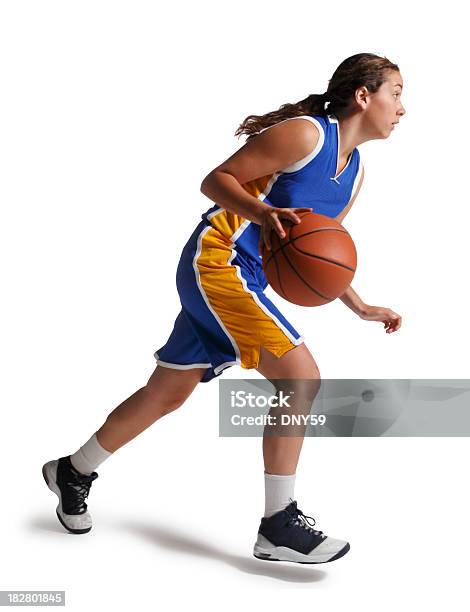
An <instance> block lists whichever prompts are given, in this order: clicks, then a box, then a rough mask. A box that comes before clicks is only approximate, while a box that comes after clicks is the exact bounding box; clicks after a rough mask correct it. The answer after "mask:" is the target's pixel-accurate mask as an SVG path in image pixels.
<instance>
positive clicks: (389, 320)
mask: <svg viewBox="0 0 470 612" xmlns="http://www.w3.org/2000/svg"><path fill="white" fill-rule="evenodd" d="M361 165H362V164H361ZM363 180H364V166H362V174H361V178H360V180H359V184H358V186H357V189H356V191H355V193H354V195H353V197H352V199H351V201H350V202H349V204H348V205H347V206H346V208H345V209H344V210H343V211H342V212H341V213H340V214H339V215H338V216H337V217H336V221H338V223H342V222H343V219H344V217H345V216H346V215H347V213H348V212H349V211H350V210H351V206H352V205H353V203H354V200H355V199H356V198H357V194H358V193H359V190H360V188H361V186H362V182H363ZM339 299H340V300H341V301H342V302H344V303H345V304H346V306H348V307H349V308H350V309H351V310H352V311H353V312H355V313H356V314H357V315H359V316H360V317H361V319H365V320H366V321H382V323H384V324H385V331H386V332H387V334H391V333H392V332H394V331H398V330H399V329H400V327H401V316H400V315H399V314H397V313H396V312H394V311H393V310H391V309H390V308H382V306H370V305H369V304H364V302H363V301H362V300H361V298H360V297H359V296H358V295H357V293H356V292H355V291H354V289H353V288H352V287H348V288H347V289H346V291H345V292H344V293H343V295H341V296H340V298H339Z"/></svg>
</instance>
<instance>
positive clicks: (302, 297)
mask: <svg viewBox="0 0 470 612" xmlns="http://www.w3.org/2000/svg"><path fill="white" fill-rule="evenodd" d="M296 214H297V216H298V217H299V218H300V219H301V221H300V223H292V222H290V221H288V220H287V219H282V220H281V222H282V226H283V229H284V231H285V237H284V238H281V237H280V236H279V235H278V234H277V232H276V231H275V230H273V231H272V232H271V250H268V249H267V248H266V245H265V244H264V242H262V243H261V250H260V252H261V255H262V261H263V271H264V274H265V276H266V279H267V281H268V283H269V284H270V285H271V287H272V288H273V289H274V291H276V293H278V294H279V295H280V296H281V297H283V298H284V299H286V300H288V301H289V302H292V303H293V304H298V305H299V306H321V305H323V304H328V302H332V301H333V300H335V299H336V298H337V297H339V296H340V295H342V294H343V293H344V292H345V291H346V289H347V288H348V287H349V285H350V284H351V281H352V279H353V277H354V273H355V271H356V265H357V253H356V247H355V245H354V242H353V240H352V238H351V236H350V235H349V233H348V232H347V230H345V229H344V227H343V226H342V225H341V224H340V223H338V222H337V221H336V220H335V219H332V218H331V217H327V216H325V215H320V214H317V213H313V212H298V213H296Z"/></svg>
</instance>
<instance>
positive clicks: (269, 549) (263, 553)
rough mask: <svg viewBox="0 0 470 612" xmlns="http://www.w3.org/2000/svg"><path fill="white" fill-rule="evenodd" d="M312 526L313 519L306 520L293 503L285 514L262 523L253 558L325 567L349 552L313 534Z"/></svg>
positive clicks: (337, 542)
mask: <svg viewBox="0 0 470 612" xmlns="http://www.w3.org/2000/svg"><path fill="white" fill-rule="evenodd" d="M291 499H292V498H291ZM308 519H311V520H312V521H313V523H310V522H309V520H308ZM313 525H315V519H312V517H311V516H306V515H305V514H304V513H303V512H302V510H300V509H299V508H297V502H296V501H294V500H292V501H291V503H290V504H289V505H288V506H287V508H285V509H284V510H280V511H279V512H276V513H275V514H273V515H272V516H270V517H267V518H266V517H263V518H262V519H261V524H260V526H259V530H258V539H257V540H256V543H255V546H254V549H253V554H254V556H255V557H257V558H258V559H265V560H266V561H293V562H295V563H327V562H328V561H335V560H336V559H339V558H340V557H342V556H343V555H345V554H346V553H347V552H348V550H349V548H350V547H349V544H348V542H344V541H343V540H336V539H334V538H330V537H329V536H326V535H325V534H324V533H323V532H322V531H315V529H312V527H313Z"/></svg>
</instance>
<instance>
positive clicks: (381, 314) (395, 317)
mask: <svg viewBox="0 0 470 612" xmlns="http://www.w3.org/2000/svg"><path fill="white" fill-rule="evenodd" d="M359 316H360V317H361V319H364V320H365V321H382V323H384V324H385V331H386V332H387V334H391V333H393V332H395V331H398V330H399V329H400V327H401V316H400V315H399V314H397V313H396V312H394V311H393V310H391V309H390V308H382V307H381V306H368V305H366V306H365V308H364V311H363V312H362V313H361V314H360V315H359Z"/></svg>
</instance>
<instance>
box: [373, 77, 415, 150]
mask: <svg viewBox="0 0 470 612" xmlns="http://www.w3.org/2000/svg"><path fill="white" fill-rule="evenodd" d="M402 89H403V79H402V78H401V75H400V73H399V72H398V71H396V70H393V71H391V72H389V73H388V78H387V80H386V81H385V82H384V83H382V85H381V86H380V87H379V89H378V90H377V91H376V92H375V93H373V94H370V104H369V108H368V109H367V115H368V120H369V121H368V123H369V130H370V131H371V132H373V133H374V134H375V135H374V138H388V137H389V136H390V134H391V132H392V131H393V130H394V128H395V125H394V124H395V123H397V122H398V121H399V120H400V119H401V117H402V116H403V115H404V114H405V112H406V111H405V109H404V107H403V104H402V103H401V92H402Z"/></svg>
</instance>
